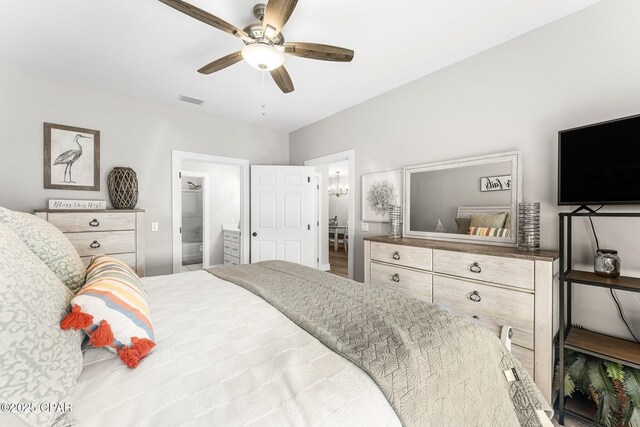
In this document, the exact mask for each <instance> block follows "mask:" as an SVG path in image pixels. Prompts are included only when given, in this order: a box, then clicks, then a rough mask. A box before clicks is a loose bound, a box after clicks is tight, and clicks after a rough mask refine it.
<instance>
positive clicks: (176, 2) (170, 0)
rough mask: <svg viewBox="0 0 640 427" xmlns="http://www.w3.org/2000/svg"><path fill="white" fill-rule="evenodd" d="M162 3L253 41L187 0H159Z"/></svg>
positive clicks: (242, 32) (235, 28) (237, 29)
mask: <svg viewBox="0 0 640 427" xmlns="http://www.w3.org/2000/svg"><path fill="white" fill-rule="evenodd" d="M160 1H161V2H162V3H164V4H166V5H167V6H170V7H172V8H174V9H175V10H177V11H180V12H182V13H184V14H185V15H189V16H190V17H192V18H195V19H197V20H198V21H200V22H204V23H205V24H209V25H211V26H212V27H214V28H217V29H219V30H222V31H224V32H225V33H229V34H232V35H234V36H236V37H239V38H241V39H242V40H245V41H249V42H253V41H254V40H253V39H252V38H251V37H249V35H248V34H247V33H245V32H244V31H243V30H241V29H240V28H238V27H236V26H234V25H231V24H229V23H228V22H226V21H223V20H222V19H220V18H218V17H217V16H215V15H212V14H210V13H209V12H205V11H204V10H202V9H199V8H197V7H195V6H193V5H191V4H189V3H187V2H184V1H182V0H160Z"/></svg>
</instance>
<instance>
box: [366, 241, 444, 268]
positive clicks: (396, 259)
mask: <svg viewBox="0 0 640 427" xmlns="http://www.w3.org/2000/svg"><path fill="white" fill-rule="evenodd" d="M431 254H432V250H431V249H428V248H417V247H415V246H403V245H393V244H389V243H379V242H371V259H372V260H375V261H382V262H388V263H390V264H396V265H404V266H406V267H413V268H418V269H420V270H431Z"/></svg>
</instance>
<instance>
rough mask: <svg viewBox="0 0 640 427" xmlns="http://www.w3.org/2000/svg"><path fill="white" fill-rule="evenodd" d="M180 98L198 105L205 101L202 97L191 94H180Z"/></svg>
mask: <svg viewBox="0 0 640 427" xmlns="http://www.w3.org/2000/svg"><path fill="white" fill-rule="evenodd" d="M178 100H179V101H184V102H188V103H190V104H196V105H202V104H203V103H204V101H203V100H202V99H198V98H192V97H190V96H185V95H180V96H179V97H178Z"/></svg>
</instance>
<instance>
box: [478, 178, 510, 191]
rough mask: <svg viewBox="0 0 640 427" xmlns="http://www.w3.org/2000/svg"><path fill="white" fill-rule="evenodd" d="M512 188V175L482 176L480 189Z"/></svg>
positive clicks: (499, 189)
mask: <svg viewBox="0 0 640 427" xmlns="http://www.w3.org/2000/svg"><path fill="white" fill-rule="evenodd" d="M506 190H511V175H503V176H486V177H483V178H480V191H506Z"/></svg>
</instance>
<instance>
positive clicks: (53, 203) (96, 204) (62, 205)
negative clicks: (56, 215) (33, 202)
mask: <svg viewBox="0 0 640 427" xmlns="http://www.w3.org/2000/svg"><path fill="white" fill-rule="evenodd" d="M49 209H52V210H55V209H59V210H70V209H76V210H91V209H107V202H106V200H64V199H49Z"/></svg>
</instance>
